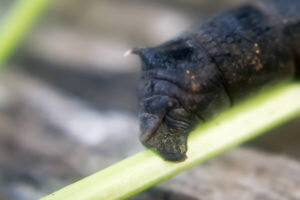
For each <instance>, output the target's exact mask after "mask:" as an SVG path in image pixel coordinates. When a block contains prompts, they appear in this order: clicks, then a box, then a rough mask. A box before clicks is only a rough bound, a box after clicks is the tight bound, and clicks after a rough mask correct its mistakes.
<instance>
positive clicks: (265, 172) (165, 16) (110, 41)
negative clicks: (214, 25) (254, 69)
mask: <svg viewBox="0 0 300 200" xmlns="http://www.w3.org/2000/svg"><path fill="white" fill-rule="evenodd" d="M243 2H244V1H243V0H211V1H204V0H201V1H199V0H152V1H146V0H63V1H59V0H56V1H53V3H52V4H51V5H50V7H49V9H48V10H47V12H46V13H45V14H44V15H43V16H42V17H41V19H40V20H39V22H38V24H36V26H35V27H34V29H32V31H31V32H30V33H29V34H28V35H27V36H26V38H25V40H24V41H23V42H22V44H21V45H20V47H19V48H18V50H17V52H15V54H14V55H13V56H12V57H11V59H10V60H9V62H8V63H7V64H6V66H5V69H4V70H2V72H1V74H0V127H1V128H0V200H4V199H21V200H23V199H24V200H27V199H28V200H29V199H38V198H40V197H42V196H44V195H46V194H48V193H51V192H53V191H55V190H57V189H59V188H61V187H63V186H65V185H68V184H70V183H72V182H74V181H76V180H79V179H81V178H83V177H85V176H87V175H90V174H91V173H94V172H96V171H98V170H100V169H103V168H104V167H107V166H109V165H111V164H113V163H115V162H117V161H119V160H121V159H124V158H126V157H128V156H130V155H133V154H135V153H136V152H138V151H141V150H142V149H143V147H142V146H141V145H140V143H139V141H138V134H139V130H138V119H137V106H136V104H137V101H136V95H135V92H136V86H137V81H138V79H139V74H140V69H139V60H138V58H137V57H135V56H129V57H126V58H124V57H123V53H124V52H125V51H126V50H128V49H130V48H132V47H144V46H154V45H157V44H159V43H161V42H164V41H166V40H168V39H170V38H172V37H174V36H176V35H177V34H179V33H180V32H182V31H184V30H185V29H187V28H189V27H190V26H192V25H193V24H195V23H197V22H201V21H203V20H205V19H207V18H209V17H211V16H213V15H215V14H216V13H217V12H219V11H221V10H226V9H228V8H231V7H234V6H237V5H239V4H242V3H243ZM12 3H13V1H8V0H6V1H5V0H1V1H0V10H1V14H0V21H1V19H2V18H3V16H4V15H5V13H6V12H8V10H9V8H10V6H11V5H12ZM279 109H280V108H279ZM299 123H300V119H296V120H293V121H291V122H289V123H287V124H285V125H283V126H282V127H279V128H278V129H276V130H274V131H271V132H270V133H267V134H265V135H264V136H262V137H260V138H258V139H256V140H254V141H252V142H250V143H249V144H246V145H243V146H242V147H239V148H235V149H234V150H231V151H229V152H227V153H225V154H224V155H221V156H219V157H217V158H215V159H213V160H211V161H208V162H206V163H204V164H202V165H200V166H197V167H195V168H193V169H191V170H189V171H187V172H184V173H182V174H180V175H178V176H176V177H174V178H172V179H170V180H168V181H165V182H164V183H162V184H160V185H158V186H155V187H153V188H151V189H150V190H147V191H145V192H143V193H141V194H139V195H137V196H135V197H132V199H142V200H143V199H169V200H170V199H208V200H217V199H243V200H244V199H245V200H248V199H249V200H250V199H264V200H268V199H270V200H271V199H272V200H277V199H278V200H279V199H280V200H282V199H295V200H296V199H300V134H299V132H300V131H299V130H300V125H299ZM99 187H101V186H99Z"/></svg>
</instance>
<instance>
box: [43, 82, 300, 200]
mask: <svg viewBox="0 0 300 200" xmlns="http://www.w3.org/2000/svg"><path fill="white" fill-rule="evenodd" d="M299 115H300V84H299V83H289V84H287V85H284V86H280V87H278V88H276V89H274V90H271V91H269V92H267V93H264V94H262V95H260V96H258V97H255V98H253V99H250V100H249V101H247V102H245V103H243V104H241V105H238V106H236V107H235V108H233V109H231V110H229V111H227V112H225V113H223V114H222V115H221V116H219V117H218V118H217V119H215V120H213V121H211V122H209V123H207V124H205V125H204V126H202V127H201V126H200V127H198V128H197V129H196V130H195V131H193V133H192V134H191V135H190V137H189V141H188V147H189V149H188V153H187V156H188V158H187V159H186V160H185V161H184V162H179V163H173V162H167V161H164V160H162V159H161V158H160V157H159V156H158V155H157V154H155V153H154V152H152V151H151V150H145V151H142V152H140V153H138V154H136V155H133V156H131V157H129V158H127V159H125V160H123V161H120V162H119V163H116V164H114V165H112V166H110V167H108V168H106V169H104V170H102V171H100V172H97V173H95V174H93V175H91V176H89V177H87V178H84V179H82V180H80V181H78V182H76V183H74V184H71V185H69V186H67V187H65V188H63V189H61V190H59V191H57V192H54V193H53V194H50V195H49V196H46V197H44V198H42V200H92V199H95V200H96V199H101V200H104V199H109V200H111V199H124V198H127V197H130V196H132V195H134V194H136V193H138V192H140V191H142V190H144V189H146V188H149V187H151V186H153V185H154V184H157V183H159V182H161V181H163V180H165V179H167V178H169V177H171V176H174V175H176V174H177V173H179V172H181V171H183V170H186V169H188V168H190V167H193V166H194V165H196V164H198V163H200V162H203V161H205V160H208V159H210V158H212V157H215V156H216V155H218V154H220V153H222V152H224V151H225V150H227V149H230V148H232V147H234V146H236V145H238V144H241V143H242V142H245V141H247V140H249V139H251V138H254V137H256V136H258V135H259V134H262V133H263V132H265V131H267V130H269V129H271V128H273V127H275V126H278V125H280V124H282V123H284V122H285V121H287V120H289V119H291V118H293V117H296V116H299Z"/></svg>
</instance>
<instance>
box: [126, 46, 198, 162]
mask: <svg viewBox="0 0 300 200" xmlns="http://www.w3.org/2000/svg"><path fill="white" fill-rule="evenodd" d="M132 53H135V54H138V55H139V56H140V58H141V60H142V78H141V80H140V84H139V89H138V98H139V118H140V128H141V132H142V133H141V136H140V140H141V142H142V143H143V144H144V145H145V146H147V147H150V148H152V149H154V150H156V151H157V152H158V153H159V154H160V155H161V156H162V157H163V158H164V159H166V160H171V161H182V160H184V159H185V158H186V151H187V136H188V133H189V132H190V131H191V129H192V128H194V126H195V124H197V123H198V122H199V121H201V120H200V119H199V118H198V117H197V115H196V114H195V113H194V112H191V111H189V110H187V108H186V106H185V105H187V104H189V103H192V102H191V100H195V98H193V95H191V94H187V93H186V92H185V91H184V90H183V89H182V88H180V86H179V85H178V84H180V83H176V81H177V82H181V83H182V84H187V83H184V82H182V81H184V80H179V79H180V77H181V76H182V70H181V69H184V68H185V67H186V66H188V65H190V64H191V59H192V57H193V54H194V48H193V47H192V46H191V45H189V44H188V43H187V41H183V40H177V41H172V42H169V43H165V44H163V45H161V46H158V47H155V48H145V49H133V50H132ZM185 75H186V73H185ZM183 104H184V105H183ZM189 106H190V105H189Z"/></svg>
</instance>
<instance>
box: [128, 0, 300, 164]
mask: <svg viewBox="0 0 300 200" xmlns="http://www.w3.org/2000/svg"><path fill="white" fill-rule="evenodd" d="M133 51H134V53H136V54H138V55H139V56H140V57H141V60H142V77H141V80H140V84H139V89H138V98H139V118H140V127H141V131H142V134H141V138H140V139H141V141H142V143H143V144H144V145H145V146H147V147H150V148H153V149H154V150H156V151H157V152H158V153H159V154H160V155H161V156H162V157H163V158H164V159H166V160H170V161H182V160H184V159H185V158H186V152H187V136H188V134H189V132H190V131H191V130H193V129H194V128H195V126H196V125H198V124H199V123H203V122H205V121H207V120H209V119H211V118H212V117H214V116H215V115H217V114H218V113H220V112H222V111H223V110H225V109H227V108H229V107H230V106H232V105H234V104H236V103H237V102H239V101H241V100H242V99H244V98H246V97H248V96H249V95H251V94H253V93H256V92H258V91H259V90H261V89H263V88H265V87H268V86H272V85H274V84H275V83H278V82H282V81H286V80H288V79H291V78H292V77H295V76H296V73H299V71H300V67H299V64H300V63H299V59H300V1H299V0H277V1H276V0H268V1H257V2H251V3H249V4H246V5H243V6H241V7H238V8H235V9H233V10H231V11H228V12H225V13H223V14H221V15H219V16H217V17H215V18H213V19H212V20H210V21H207V22H206V23H203V24H201V25H198V26H196V27H194V28H193V29H191V30H189V31H187V32H185V33H183V34H182V35H181V36H179V37H177V38H175V39H173V40H171V41H168V42H166V43H164V44H162V45H159V46H157V47H153V48H144V49H134V50H133ZM199 148H201V147H199Z"/></svg>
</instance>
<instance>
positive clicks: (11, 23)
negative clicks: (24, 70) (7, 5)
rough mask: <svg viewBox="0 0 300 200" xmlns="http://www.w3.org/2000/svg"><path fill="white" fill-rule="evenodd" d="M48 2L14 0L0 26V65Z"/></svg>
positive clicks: (48, 0) (40, 0) (41, 0)
mask: <svg viewBox="0 0 300 200" xmlns="http://www.w3.org/2000/svg"><path fill="white" fill-rule="evenodd" d="M49 2H50V0H18V1H16V3H15V4H14V5H13V8H12V10H11V11H10V12H8V14H7V16H6V17H5V18H4V20H3V23H2V25H1V28H0V65H3V63H4V62H5V61H6V59H7V58H8V56H9V55H10V54H11V53H12V51H13V50H14V48H15V47H16V46H17V45H18V44H19V42H20V40H21V39H22V37H23V36H24V35H25V34H26V32H27V31H28V30H30V28H31V25H32V24H33V23H34V22H35V20H36V19H37V17H38V16H39V14H40V13H41V12H42V11H44V9H45V8H46V7H47V5H48V3H49Z"/></svg>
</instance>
